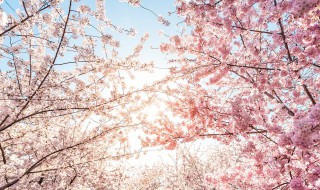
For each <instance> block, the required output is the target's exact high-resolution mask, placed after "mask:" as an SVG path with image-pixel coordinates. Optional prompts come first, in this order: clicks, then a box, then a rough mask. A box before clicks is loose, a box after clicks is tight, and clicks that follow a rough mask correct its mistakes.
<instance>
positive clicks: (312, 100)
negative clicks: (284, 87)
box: [302, 84, 316, 105]
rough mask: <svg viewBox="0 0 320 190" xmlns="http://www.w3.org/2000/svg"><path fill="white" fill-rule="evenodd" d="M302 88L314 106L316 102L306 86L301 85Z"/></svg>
mask: <svg viewBox="0 0 320 190" xmlns="http://www.w3.org/2000/svg"><path fill="white" fill-rule="evenodd" d="M302 86H303V89H304V91H305V92H306V93H307V95H308V97H309V99H310V100H311V102H312V104H313V105H316V101H315V100H314V98H313V96H312V95H311V93H310V91H309V90H308V87H307V85H305V84H303V85H302Z"/></svg>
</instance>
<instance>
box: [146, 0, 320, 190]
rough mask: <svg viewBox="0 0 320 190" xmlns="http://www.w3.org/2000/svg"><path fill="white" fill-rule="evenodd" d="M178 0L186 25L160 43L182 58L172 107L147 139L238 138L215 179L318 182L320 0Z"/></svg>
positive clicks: (262, 183)
mask: <svg viewBox="0 0 320 190" xmlns="http://www.w3.org/2000/svg"><path fill="white" fill-rule="evenodd" d="M176 3H177V9H176V13H177V14H179V15H180V16H182V17H183V18H184V20H183V22H181V23H179V24H178V26H179V27H181V28H182V31H183V32H182V33H181V34H179V35H175V36H171V37H170V42H169V43H163V44H162V45H161V47H160V49H161V51H163V52H166V53H172V52H175V53H176V56H177V58H175V59H174V60H171V62H172V69H171V76H170V77H168V78H167V79H166V80H167V81H171V82H169V84H168V85H166V86H164V87H163V89H162V90H163V91H164V92H165V93H166V94H167V95H168V97H169V98H167V99H166V101H167V105H168V108H170V110H171V111H169V110H166V111H165V112H164V113H163V114H162V115H161V117H159V120H158V121H157V124H153V125H154V126H157V127H154V128H152V129H146V132H147V133H149V134H151V135H150V137H148V138H146V139H145V141H146V144H147V145H163V146H165V147H167V148H168V149H174V148H175V147H176V145H177V141H183V142H188V141H195V140H197V139H204V138H214V139H216V140H218V141H219V142H220V143H224V144H230V143H235V142H236V143H237V145H238V146H239V148H241V149H242V154H241V161H242V164H241V165H234V166H232V167H233V170H232V171H231V172H229V173H224V174H223V175H221V176H220V177H217V176H213V181H214V182H215V183H216V185H218V186H220V187H225V188H234V189H239V188H240V189H288V188H290V189H295V190H298V189H299V190H300V189H319V188H320V180H319V179H320V164H319V159H320V155H319V143H320V136H319V135H320V127H319V126H320V103H319V99H320V91H319V89H320V78H319V71H320V64H319V60H320V46H319V42H320V41H319V36H320V20H319V16H320V14H319V13H320V1H318V0H281V1H280V0H267V1H260V0H244V1H238V0H191V1H183V0H177V1H176ZM230 184H232V187H231V186H229V185H230Z"/></svg>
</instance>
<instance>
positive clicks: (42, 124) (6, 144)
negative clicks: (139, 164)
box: [0, 0, 152, 189]
mask: <svg viewBox="0 0 320 190" xmlns="http://www.w3.org/2000/svg"><path fill="white" fill-rule="evenodd" d="M0 2H1V3H4V2H3V1H0ZM6 3H7V4H9V5H10V3H11V1H10V2H7V1H6ZM19 3H20V4H19V5H18V6H19V7H17V9H16V10H15V13H10V12H9V11H4V10H0V20H1V23H0V25H1V26H0V28H1V32H0V41H1V49H0V51H1V53H0V56H1V62H2V66H1V72H0V78H1V81H2V83H1V95H0V96H1V97H0V107H1V109H0V113H1V114H0V150H1V151H0V160H1V164H0V189H7V188H11V189H41V188H43V189H66V188H69V189H70V188H74V189H83V188H88V187H90V188H94V189H103V188H107V187H108V184H110V183H112V182H113V180H114V179H111V178H110V179H109V178H108V176H111V174H112V173H113V172H112V170H110V168H106V167H107V166H108V165H107V164H106V160H115V159H119V158H121V157H127V156H130V155H133V154H136V153H135V152H128V151H126V152H123V150H124V149H123V147H124V146H126V145H127V144H128V143H127V142H126V141H127V135H128V132H129V131H130V129H132V128H135V127H137V126H139V125H141V123H143V118H140V117H142V116H141V114H138V113H139V110H141V108H142V107H143V106H144V105H145V103H146V101H144V98H143V95H142V94H143V93H144V92H145V91H146V90H147V89H151V88H147V87H143V88H133V87H129V85H127V81H128V80H129V77H131V78H133V77H134V76H133V73H134V72H135V71H148V70H149V69H150V68H151V66H152V65H151V64H145V63H140V62H138V61H137V57H138V56H139V54H140V52H141V49H142V47H143V44H144V42H145V41H146V40H147V38H148V35H147V34H146V35H145V36H144V37H142V38H141V41H140V43H139V44H138V45H137V47H136V48H135V49H134V50H133V53H132V54H131V55H129V56H127V57H125V58H119V57H118V56H117V54H118V52H117V48H118V47H119V46H120V42H119V41H117V40H116V39H114V38H113V36H112V35H111V34H110V31H111V30H113V31H116V32H119V33H124V34H125V35H130V36H133V35H135V31H134V29H123V28H121V27H118V26H115V25H114V24H113V23H112V21H111V20H109V19H108V18H107V17H106V13H105V5H106V3H105V1H103V0H96V1H90V3H92V4H90V3H89V1H82V0H66V1H63V0H45V1H42V0H41V1H40V0H21V1H19ZM129 3H131V2H129ZM10 7H11V8H14V9H15V7H14V6H13V5H12V6H11V5H10ZM144 97H146V96H144ZM119 147H122V148H119ZM116 176H118V175H116Z"/></svg>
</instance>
